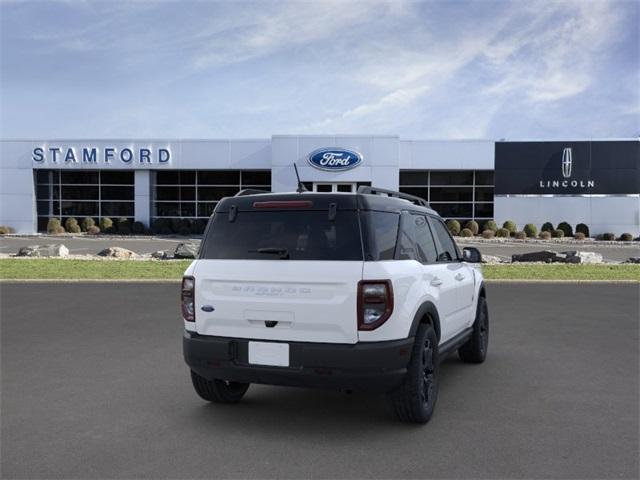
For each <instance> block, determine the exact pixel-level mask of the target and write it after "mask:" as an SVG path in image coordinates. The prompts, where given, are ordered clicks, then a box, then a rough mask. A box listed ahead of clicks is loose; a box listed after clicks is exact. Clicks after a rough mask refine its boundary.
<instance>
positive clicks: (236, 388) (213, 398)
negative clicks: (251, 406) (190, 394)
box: [191, 370, 250, 403]
mask: <svg viewBox="0 0 640 480" xmlns="http://www.w3.org/2000/svg"><path fill="white" fill-rule="evenodd" d="M191 383H193V388H195V390H196V393H197V394H198V395H200V397H201V398H203V399H204V400H207V401H209V402H215V403H237V402H239V401H240V399H242V397H243V396H244V394H245V393H246V392H247V390H248V389H249V385H250V384H249V383H239V382H227V381H225V380H216V379H214V380H207V379H206V378H204V377H201V376H200V375H198V374H197V373H195V372H194V371H193V370H192V371H191Z"/></svg>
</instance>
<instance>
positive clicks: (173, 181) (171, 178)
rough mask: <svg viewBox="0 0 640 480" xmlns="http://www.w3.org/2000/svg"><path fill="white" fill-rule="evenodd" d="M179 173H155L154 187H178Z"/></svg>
mask: <svg viewBox="0 0 640 480" xmlns="http://www.w3.org/2000/svg"><path fill="white" fill-rule="evenodd" d="M179 184H180V172H176V171H175V170H174V171H159V172H156V185H179Z"/></svg>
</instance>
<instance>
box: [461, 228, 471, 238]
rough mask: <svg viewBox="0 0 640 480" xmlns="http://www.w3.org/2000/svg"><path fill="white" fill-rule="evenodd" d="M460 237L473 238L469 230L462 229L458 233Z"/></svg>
mask: <svg viewBox="0 0 640 480" xmlns="http://www.w3.org/2000/svg"><path fill="white" fill-rule="evenodd" d="M460 236H461V237H473V232H472V231H471V229H470V228H463V229H462V230H461V231H460Z"/></svg>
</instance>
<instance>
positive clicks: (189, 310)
mask: <svg viewBox="0 0 640 480" xmlns="http://www.w3.org/2000/svg"><path fill="white" fill-rule="evenodd" d="M195 292H196V279H195V278H193V277H183V278H182V290H181V292H180V299H181V304H182V318H184V320H185V321H186V322H195V321H196V307H195V296H196V295H195Z"/></svg>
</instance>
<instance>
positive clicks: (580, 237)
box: [573, 232, 585, 240]
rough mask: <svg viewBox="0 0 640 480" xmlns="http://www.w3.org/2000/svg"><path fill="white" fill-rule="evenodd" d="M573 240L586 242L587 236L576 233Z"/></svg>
mask: <svg viewBox="0 0 640 480" xmlns="http://www.w3.org/2000/svg"><path fill="white" fill-rule="evenodd" d="M573 238H574V239H576V240H584V239H585V235H584V233H582V232H576V233H574V234H573Z"/></svg>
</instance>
